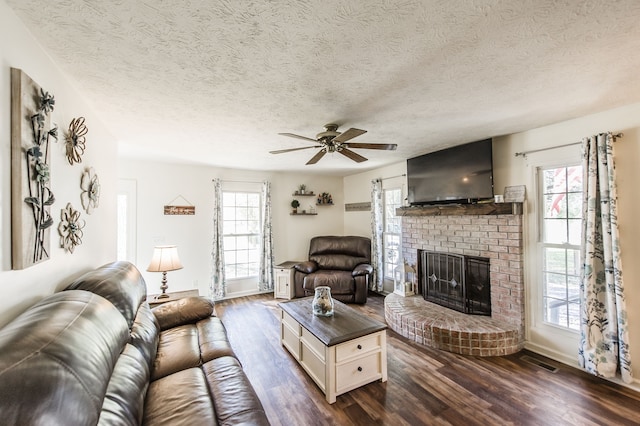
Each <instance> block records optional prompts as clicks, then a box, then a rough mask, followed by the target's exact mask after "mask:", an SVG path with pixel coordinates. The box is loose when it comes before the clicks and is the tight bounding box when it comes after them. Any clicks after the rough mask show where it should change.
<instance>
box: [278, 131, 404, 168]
mask: <svg viewBox="0 0 640 426" xmlns="http://www.w3.org/2000/svg"><path fill="white" fill-rule="evenodd" d="M338 127H339V126H338V125H337V124H334V123H329V124H325V126H324V128H325V131H324V132H320V133H318V134H317V135H316V138H315V139H312V138H308V137H306V136H300V135H296V134H294V133H278V134H279V135H282V136H288V137H290V138H297V139H304V140H308V141H312V142H315V143H317V144H319V145H312V146H304V147H301V148H290V149H280V150H277V151H269V152H270V153H271V154H282V153H285V152H291V151H299V150H301V149H309V148H320V151H318V152H317V153H316V154H315V155H314V156H313V157H311V159H310V160H309V161H307V163H306V164H307V165H310V164H316V163H317V162H318V161H320V159H321V158H322V157H324V155H325V154H326V153H328V152H330V153H333V152H339V153H340V154H342V155H344V156H345V157H347V158H349V159H351V160H353V161H355V162H357V163H362V162H363V161H367V158H366V157H363V156H362V155H360V154H358V153H356V152H354V151H352V150H351V149H350V148H357V149H379V150H385V151H394V150H395V149H396V148H397V147H398V145H396V144H394V143H391V144H383V143H353V142H348V141H350V140H351V139H353V138H355V137H358V136H360V135H363V134H365V133H367V131H366V130H362V129H355V128H350V129H349V130H347V131H345V132H339V131H338Z"/></svg>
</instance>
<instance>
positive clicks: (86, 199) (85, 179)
mask: <svg viewBox="0 0 640 426" xmlns="http://www.w3.org/2000/svg"><path fill="white" fill-rule="evenodd" d="M80 188H82V194H80V201H82V208H83V209H84V211H86V212H87V214H91V213H92V212H93V209H95V208H96V207H98V204H99V202H100V179H98V175H97V174H96V173H95V171H94V170H93V167H90V168H88V169H86V170H85V171H84V173H83V174H82V180H81V181H80Z"/></svg>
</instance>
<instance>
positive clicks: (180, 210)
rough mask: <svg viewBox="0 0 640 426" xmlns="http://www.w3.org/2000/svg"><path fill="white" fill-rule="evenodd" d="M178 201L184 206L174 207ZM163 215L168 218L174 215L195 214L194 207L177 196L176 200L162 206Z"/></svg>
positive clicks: (180, 196)
mask: <svg viewBox="0 0 640 426" xmlns="http://www.w3.org/2000/svg"><path fill="white" fill-rule="evenodd" d="M178 199H182V201H183V202H184V204H182V205H176V204H175V202H176V201H177V200H178ZM164 214H165V215H169V216H175V215H187V216H191V215H194V214H196V206H194V205H193V204H191V203H190V202H189V201H187V200H186V199H185V198H184V197H183V196H182V195H178V196H177V197H176V198H174V199H173V200H171V201H170V202H169V204H167V205H165V206H164Z"/></svg>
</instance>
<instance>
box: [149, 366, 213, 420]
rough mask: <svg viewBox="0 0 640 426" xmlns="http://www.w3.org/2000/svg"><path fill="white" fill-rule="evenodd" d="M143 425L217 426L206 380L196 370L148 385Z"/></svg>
mask: <svg viewBox="0 0 640 426" xmlns="http://www.w3.org/2000/svg"><path fill="white" fill-rule="evenodd" d="M142 424H143V425H148V426H158V425H166V426H181V425H185V426H192V425H194V424H201V425H216V424H218V423H217V420H216V413H215V408H214V406H213V403H212V401H211V396H210V393H209V386H208V384H207V379H206V377H205V375H204V374H203V372H202V369H201V368H199V367H195V368H188V369H186V370H182V371H178V372H176V373H174V374H171V375H169V376H166V377H163V378H162V379H160V380H156V381H155V382H152V383H151V384H150V385H149V390H148V391H147V397H146V400H145V406H144V417H143V420H142Z"/></svg>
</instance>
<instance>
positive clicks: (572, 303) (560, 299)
mask: <svg viewBox="0 0 640 426" xmlns="http://www.w3.org/2000/svg"><path fill="white" fill-rule="evenodd" d="M573 167H578V168H580V170H579V171H578V173H579V175H580V176H582V168H581V165H580V164H576V163H575V162H567V163H566V164H561V165H557V164H556V165H549V166H541V167H538V168H537V181H538V197H537V202H538V203H539V205H540V206H541V209H540V212H541V213H540V214H539V216H538V221H539V224H538V229H539V232H538V238H537V240H538V241H537V242H538V259H539V262H540V275H539V280H540V291H541V292H542V294H540V295H539V297H540V309H541V311H540V312H539V314H540V315H541V318H542V320H543V322H544V323H545V324H547V325H549V326H552V327H558V328H560V329H563V330H565V331H567V332H571V333H576V334H577V333H579V331H580V300H579V294H577V288H574V290H573V296H571V293H572V291H571V290H570V285H569V281H570V280H573V281H574V287H577V286H578V285H579V283H578V281H579V274H580V270H579V268H580V264H579V263H580V238H577V239H574V241H573V243H571V242H569V241H555V242H550V241H545V234H546V228H545V219H548V218H545V210H546V209H545V206H546V203H545V198H546V196H547V195H551V194H553V193H555V194H564V196H563V197H562V198H564V200H566V202H567V203H568V198H569V194H573V195H574V197H575V196H576V195H578V197H579V199H582V192H581V191H580V192H576V191H569V190H568V183H567V182H566V180H565V191H567V192H557V191H556V192H552V193H547V192H546V190H545V185H544V172H545V171H547V170H553V169H565V173H568V169H570V168H573ZM570 219H571V218H570V217H569V215H568V214H567V217H566V218H554V219H549V220H554V221H564V222H565V223H564V227H565V232H566V234H567V238H566V240H569V239H570V237H568V235H569V234H570V232H571V231H570ZM550 250H554V251H556V252H559V251H563V252H564V261H563V263H564V272H561V271H559V270H558V269H556V270H547V266H548V265H549V264H550V262H551V261H547V258H546V253H548V251H550ZM570 257H573V261H572V262H570V260H569V258H570ZM571 266H573V268H571ZM552 275H553V276H555V277H556V279H558V278H561V279H562V280H564V285H565V287H564V288H562V289H558V290H556V294H555V295H554V294H551V293H552V292H550V293H547V291H549V287H550V286H549V285H548V283H547V278H548V277H550V276H552ZM559 290H561V292H562V293H564V295H563V296H560V295H559V293H560V291H559ZM576 298H577V303H576ZM554 301H555V302H554ZM549 303H553V304H555V305H557V306H561V305H564V306H566V317H565V320H564V321H562V322H564V324H561V323H560V322H561V321H560V320H559V319H558V320H556V321H553V320H551V319H550V318H549V315H553V313H552V312H551V311H550V310H549V308H548V304H549ZM572 307H573V309H574V311H573V312H574V315H575V314H577V318H576V317H575V316H574V317H573V319H572V315H571V313H570V312H571V308H572ZM558 312H560V311H556V314H557V313H558ZM572 324H573V326H572Z"/></svg>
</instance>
